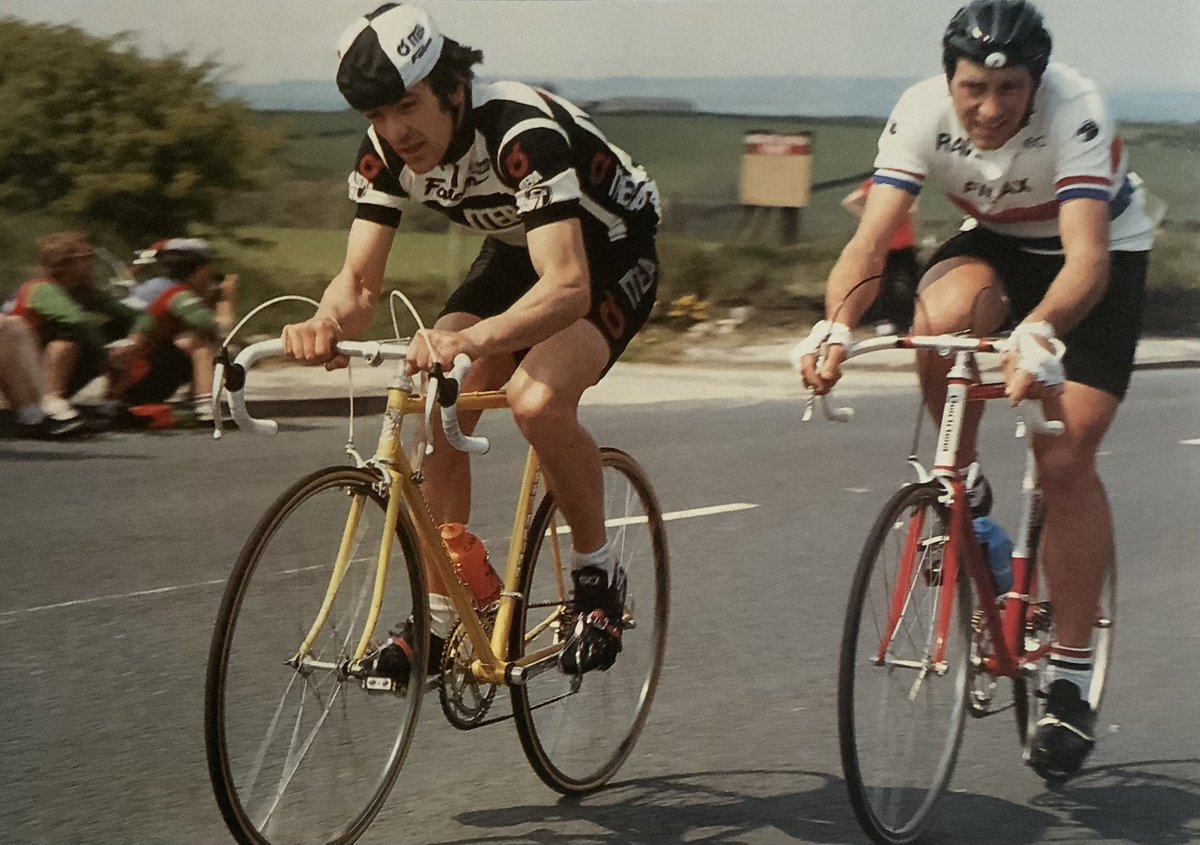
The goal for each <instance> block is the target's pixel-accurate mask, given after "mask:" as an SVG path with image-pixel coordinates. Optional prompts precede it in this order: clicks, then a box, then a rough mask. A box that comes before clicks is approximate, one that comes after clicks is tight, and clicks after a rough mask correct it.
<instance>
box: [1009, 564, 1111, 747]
mask: <svg viewBox="0 0 1200 845" xmlns="http://www.w3.org/2000/svg"><path fill="white" fill-rule="evenodd" d="M1037 577H1038V584H1037V595H1038V596H1047V595H1049V593H1048V591H1047V588H1046V581H1045V576H1044V575H1043V574H1042V572H1041V567H1040V566H1039V567H1038V572H1037ZM1031 609H1032V610H1033V611H1035V612H1036V611H1040V612H1042V613H1044V614H1045V615H1044V617H1040V618H1036V619H1035V617H1033V616H1031V613H1030V610H1031ZM1053 624H1054V620H1053V608H1052V607H1051V606H1050V602H1049V601H1046V602H1039V603H1037V605H1036V606H1032V605H1031V606H1030V608H1027V610H1026V622H1025V650H1026V651H1032V650H1034V649H1036V648H1039V647H1041V646H1043V645H1048V644H1049V642H1050V639H1051V633H1052V631H1053ZM1116 627H1117V564H1116V561H1113V565H1112V569H1111V570H1109V573H1108V578H1107V579H1105V582H1104V588H1103V590H1102V591H1101V594H1100V609H1099V613H1098V614H1097V618H1096V633H1095V635H1094V637H1093V640H1092V648H1093V653H1092V685H1091V688H1090V689H1089V691H1088V696H1087V699H1088V704H1090V705H1091V706H1092V711H1093V712H1094V713H1096V714H1099V713H1100V706H1101V705H1102V704H1103V703H1104V692H1105V689H1106V688H1107V686H1108V675H1109V670H1110V669H1111V668H1112V654H1113V647H1114V644H1115V640H1116ZM1048 662H1049V658H1047V657H1043V658H1042V659H1041V660H1039V661H1037V662H1036V663H1035V664H1032V665H1029V666H1026V667H1025V670H1024V672H1023V673H1022V675H1021V676H1020V677H1018V678H1014V679H1013V714H1014V716H1015V717H1016V722H1017V737H1018V738H1019V739H1020V741H1021V751H1022V755H1023V757H1024V758H1025V760H1026V761H1028V760H1029V752H1030V747H1031V746H1030V743H1031V742H1032V740H1033V734H1034V731H1035V730H1036V728H1037V719H1036V718H1035V714H1036V713H1037V712H1038V708H1039V705H1040V702H1041V696H1040V694H1039V691H1040V690H1042V689H1044V688H1045V686H1046V684H1045V682H1044V680H1043V679H1044V677H1045V673H1046V669H1047V664H1048Z"/></svg>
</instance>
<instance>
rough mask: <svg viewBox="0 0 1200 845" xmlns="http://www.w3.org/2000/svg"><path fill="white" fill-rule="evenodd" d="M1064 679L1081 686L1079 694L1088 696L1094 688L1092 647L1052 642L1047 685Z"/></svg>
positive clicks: (1084, 696)
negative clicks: (1075, 646) (1076, 646)
mask: <svg viewBox="0 0 1200 845" xmlns="http://www.w3.org/2000/svg"><path fill="white" fill-rule="evenodd" d="M1059 679H1063V680H1067V681H1070V682H1071V683H1073V684H1074V685H1075V686H1077V687H1079V694H1080V695H1081V696H1082V697H1083V698H1087V695H1088V691H1089V690H1091V688H1092V649H1091V647H1090V646H1089V647H1088V648H1073V647H1071V646H1065V645H1063V644H1062V643H1058V642H1055V643H1051V645H1050V660H1049V661H1048V665H1047V671H1046V686H1047V688H1048V687H1049V686H1050V684H1052V683H1054V682H1055V681H1057V680H1059Z"/></svg>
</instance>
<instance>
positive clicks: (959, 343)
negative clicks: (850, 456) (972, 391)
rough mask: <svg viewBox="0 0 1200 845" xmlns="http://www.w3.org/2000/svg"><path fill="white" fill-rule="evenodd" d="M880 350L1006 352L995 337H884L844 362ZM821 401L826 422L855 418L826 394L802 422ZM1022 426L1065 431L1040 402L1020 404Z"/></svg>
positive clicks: (852, 350) (853, 349)
mask: <svg viewBox="0 0 1200 845" xmlns="http://www.w3.org/2000/svg"><path fill="white" fill-rule="evenodd" d="M883 349H934V350H938V351H942V352H1007V351H1008V343H1007V341H1006V340H1005V339H1003V338H994V337H965V336H963V335H949V334H937V335H903V336H902V335H885V336H883V337H873V338H868V339H867V340H862V341H859V342H858V343H854V344H851V345H850V346H849V347H848V348H847V349H846V357H845V359H844V360H846V361H849V360H850V359H851V358H857V357H859V356H861V355H866V354H868V353H871V352H879V351H880V350H883ZM818 398H819V399H820V403H821V410H822V412H823V413H824V415H825V418H826V419H827V420H832V421H834V422H848V421H849V420H850V418H851V417H852V416H854V409H853V408H848V407H841V408H834V407H832V406H831V405H830V404H829V394H824V395H822V396H820V397H817V396H816V395H815V394H813V395H811V396H810V397H809V401H808V405H807V406H806V407H805V410H804V417H803V419H804V420H805V421H807V420H809V419H811V418H812V409H813V404H814V402H815V400H816V399H818ZM1017 412H1018V413H1019V414H1020V415H1021V421H1022V424H1023V425H1024V426H1025V428H1026V429H1028V430H1029V431H1032V432H1034V433H1035V434H1045V435H1048V436H1050V437H1057V436H1058V435H1060V434H1062V433H1063V431H1064V426H1063V423H1062V420H1048V419H1046V414H1045V412H1044V411H1043V410H1042V403H1041V401H1040V400H1032V401H1031V400H1022V401H1021V402H1020V403H1018V405H1017Z"/></svg>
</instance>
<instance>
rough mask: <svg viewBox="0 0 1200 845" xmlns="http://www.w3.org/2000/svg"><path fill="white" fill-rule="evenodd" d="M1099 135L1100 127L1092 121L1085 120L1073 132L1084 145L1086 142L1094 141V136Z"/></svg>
mask: <svg viewBox="0 0 1200 845" xmlns="http://www.w3.org/2000/svg"><path fill="white" fill-rule="evenodd" d="M1099 134H1100V127H1099V126H1097V125H1096V121H1094V120H1085V121H1084V122H1083V123H1081V124H1080V125H1079V128H1078V129H1076V130H1075V137H1076V138H1078V139H1079V140H1081V141H1083V143H1085V144H1086V143H1087V142H1088V141H1094V140H1095V139H1096V136H1097V135H1099Z"/></svg>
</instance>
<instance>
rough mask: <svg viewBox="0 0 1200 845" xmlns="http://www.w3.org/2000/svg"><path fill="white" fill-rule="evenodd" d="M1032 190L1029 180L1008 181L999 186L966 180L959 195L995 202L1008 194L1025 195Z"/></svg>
mask: <svg viewBox="0 0 1200 845" xmlns="http://www.w3.org/2000/svg"><path fill="white" fill-rule="evenodd" d="M1032 190H1033V188H1031V187H1029V179H1028V178H1025V179H1008V180H1005V181H1004V182H1002V183H1000V185H999V186H997V185H994V184H992V183H991V182H977V181H975V180H972V179H968V180H967V181H966V182H964V183H963V186H962V190H961V191H960V192H959V193H960V195H962V196H966V197H970V196H974V197H978V198H979V199H981V200H987V201H989V202H995V201H998V200H1001V199H1003V198H1004V197H1006V196H1008V195H1009V194H1027V193H1029V192H1030V191H1032Z"/></svg>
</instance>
